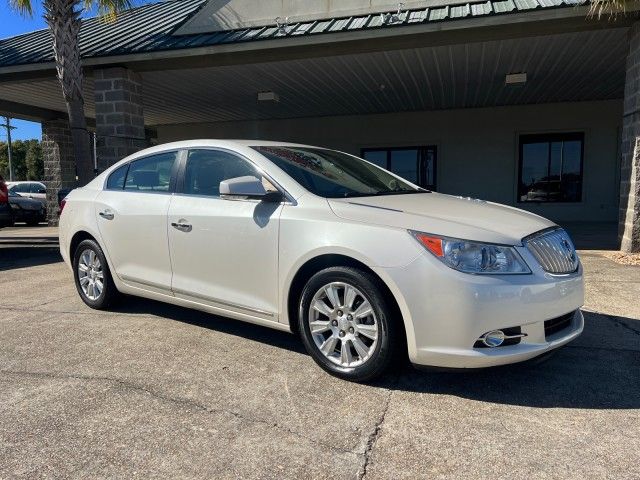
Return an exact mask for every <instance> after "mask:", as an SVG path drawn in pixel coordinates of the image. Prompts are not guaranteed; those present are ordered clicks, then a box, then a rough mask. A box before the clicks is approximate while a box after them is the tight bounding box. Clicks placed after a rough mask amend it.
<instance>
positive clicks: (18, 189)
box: [11, 183, 29, 193]
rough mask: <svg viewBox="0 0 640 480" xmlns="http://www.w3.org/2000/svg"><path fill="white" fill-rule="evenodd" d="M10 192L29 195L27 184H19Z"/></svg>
mask: <svg viewBox="0 0 640 480" xmlns="http://www.w3.org/2000/svg"><path fill="white" fill-rule="evenodd" d="M11 190H13V191H14V192H16V193H29V184H28V183H19V184H17V185H16V186H15V187H13V188H12V189H11Z"/></svg>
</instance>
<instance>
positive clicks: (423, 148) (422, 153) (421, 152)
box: [360, 145, 438, 191]
mask: <svg viewBox="0 0 640 480" xmlns="http://www.w3.org/2000/svg"><path fill="white" fill-rule="evenodd" d="M392 150H394V151H398V150H418V159H419V161H420V163H421V165H422V164H424V165H426V160H427V158H426V153H427V151H429V150H433V153H434V158H435V161H434V162H433V184H431V185H429V184H427V182H426V177H427V172H426V171H425V169H424V168H420V170H419V176H420V179H419V180H418V186H419V187H422V188H427V189H430V190H434V191H435V190H437V188H438V146H437V145H412V146H404V145H403V146H397V147H394V146H387V147H365V148H361V149H360V157H361V158H363V159H364V160H366V158H364V155H365V154H366V153H367V152H386V153H387V159H386V161H387V164H386V166H385V167H383V168H385V169H386V170H388V171H390V172H391V173H393V174H394V175H398V174H397V173H395V172H393V170H391V151H392ZM367 161H369V160H367ZM423 162H424V163H423ZM371 163H373V162H371ZM374 165H376V164H375V163H374ZM376 166H379V165H376ZM405 180H406V179H405ZM407 181H409V180H407Z"/></svg>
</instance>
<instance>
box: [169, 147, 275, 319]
mask: <svg viewBox="0 0 640 480" xmlns="http://www.w3.org/2000/svg"><path fill="white" fill-rule="evenodd" d="M246 175H252V176H256V177H258V178H261V179H262V180H263V184H264V185H265V188H266V189H267V190H270V189H273V188H274V187H273V185H271V184H270V183H269V182H268V180H266V178H264V177H263V175H262V174H261V172H259V171H258V169H257V168H256V167H255V166H254V165H253V164H251V163H250V162H249V161H248V160H246V159H245V158H243V157H240V156H239V155H236V154H234V153H232V152H228V151H225V150H216V149H192V150H190V151H189V152H188V156H187V158H186V162H185V166H184V174H183V175H181V181H180V182H179V183H180V184H182V185H178V192H177V193H176V194H175V195H174V196H173V199H172V201H171V207H170V208H169V221H168V224H169V247H170V249H171V263H172V265H173V282H172V288H173V292H174V294H175V296H176V297H181V298H186V299H190V300H194V301H198V302H200V303H206V304H208V305H211V306H214V307H218V308H221V309H223V310H226V311H232V312H236V313H240V314H245V315H250V316H253V317H260V318H264V319H267V320H277V314H276V312H277V310H278V307H277V304H278V302H277V284H278V282H277V279H278V230H279V222H280V213H281V211H282V204H281V203H269V202H262V201H257V200H248V199H245V200H240V199H235V200H227V199H223V198H221V197H220V192H219V185H220V182H221V181H222V180H227V179H229V178H235V177H242V176H246Z"/></svg>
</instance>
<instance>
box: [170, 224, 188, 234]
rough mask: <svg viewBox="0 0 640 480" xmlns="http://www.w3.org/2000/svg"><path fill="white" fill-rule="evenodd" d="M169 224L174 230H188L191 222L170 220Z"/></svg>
mask: <svg viewBox="0 0 640 480" xmlns="http://www.w3.org/2000/svg"><path fill="white" fill-rule="evenodd" d="M171 226H172V227H173V228H175V229H176V230H180V231H181V232H190V231H191V224H190V223H183V222H171Z"/></svg>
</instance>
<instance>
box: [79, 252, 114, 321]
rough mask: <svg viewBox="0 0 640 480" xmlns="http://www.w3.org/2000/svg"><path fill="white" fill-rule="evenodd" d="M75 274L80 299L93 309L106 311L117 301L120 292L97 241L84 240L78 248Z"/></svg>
mask: <svg viewBox="0 0 640 480" xmlns="http://www.w3.org/2000/svg"><path fill="white" fill-rule="evenodd" d="M73 274H74V279H75V283H76V289H77V290H78V293H79V294H80V298H82V301H83V302H84V303H86V304H87V305H89V306H90V307H91V308H95V309H98V310H101V309H105V308H108V307H109V306H110V305H112V304H113V302H114V301H115V300H116V298H117V296H118V290H117V289H116V286H115V284H114V283H113V279H112V278H111V272H110V271H109V266H108V265H107V260H106V258H105V256H104V253H103V252H102V249H101V248H100V245H98V243H97V242H96V241H95V240H83V241H82V242H80V244H79V245H78V247H77V248H76V251H75V253H74V257H73Z"/></svg>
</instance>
